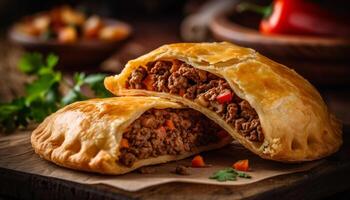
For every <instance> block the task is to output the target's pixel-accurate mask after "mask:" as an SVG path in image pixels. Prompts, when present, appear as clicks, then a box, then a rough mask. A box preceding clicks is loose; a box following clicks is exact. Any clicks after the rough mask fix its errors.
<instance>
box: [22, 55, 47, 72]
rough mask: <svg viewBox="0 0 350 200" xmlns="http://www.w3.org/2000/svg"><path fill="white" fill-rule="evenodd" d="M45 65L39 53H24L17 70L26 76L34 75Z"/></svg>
mask: <svg viewBox="0 0 350 200" xmlns="http://www.w3.org/2000/svg"><path fill="white" fill-rule="evenodd" d="M44 65H45V64H44V63H43V56H42V55H41V54H40V53H26V54H24V55H23V56H22V58H21V59H20V61H19V69H20V70H21V71H22V72H23V73H26V74H34V73H36V72H38V71H39V70H40V68H42V67H43V66H44Z"/></svg>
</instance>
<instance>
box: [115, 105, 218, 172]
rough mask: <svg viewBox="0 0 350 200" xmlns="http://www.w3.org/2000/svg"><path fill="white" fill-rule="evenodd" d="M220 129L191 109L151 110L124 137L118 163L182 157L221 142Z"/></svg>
mask: <svg viewBox="0 0 350 200" xmlns="http://www.w3.org/2000/svg"><path fill="white" fill-rule="evenodd" d="M221 130H222V129H221V127H219V126H218V125H217V124H215V123H214V122H212V121H211V120H209V119H208V118H206V117H205V116H204V115H203V114H201V113H200V112H198V111H195V110H192V109H151V110H148V111H146V112H145V113H144V114H142V115H141V116H140V117H139V118H138V119H137V120H135V121H134V122H133V123H132V124H131V125H130V126H129V127H128V128H127V131H126V132H125V133H124V134H123V139H122V140H125V141H124V142H126V143H127V145H125V144H124V146H122V147H121V150H120V152H121V154H120V156H119V162H120V163H121V164H123V165H125V166H129V167H130V166H132V165H133V164H134V162H135V161H137V160H140V159H146V158H150V157H157V156H161V155H180V154H183V153H185V152H191V151H192V150H193V148H195V147H198V146H203V145H207V144H211V143H215V142H218V141H219V139H220V136H219V135H218V133H219V132H220V131H221Z"/></svg>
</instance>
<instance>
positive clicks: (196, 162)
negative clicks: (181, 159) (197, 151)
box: [192, 155, 206, 167]
mask: <svg viewBox="0 0 350 200" xmlns="http://www.w3.org/2000/svg"><path fill="white" fill-rule="evenodd" d="M205 166H206V165H205V163H204V160H203V157H202V156H200V155H196V156H195V157H194V158H193V159H192V167H205Z"/></svg>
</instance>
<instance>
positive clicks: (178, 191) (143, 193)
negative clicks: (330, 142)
mask: <svg viewBox="0 0 350 200" xmlns="http://www.w3.org/2000/svg"><path fill="white" fill-rule="evenodd" d="M349 134H350V126H346V127H344V145H343V146H342V148H341V149H340V151H339V152H337V153H336V154H334V155H332V156H331V157H329V158H327V159H326V160H325V161H324V162H323V163H322V164H320V165H319V166H317V167H315V168H313V169H311V170H310V171H307V172H300V173H294V174H289V175H281V176H277V177H273V178H270V179H266V180H263V181H260V182H257V183H253V184H248V185H244V186H216V185H203V184H189V183H169V184H163V185H159V186H153V187H149V188H145V189H142V190H140V191H137V192H126V191H123V190H120V189H116V188H112V187H109V186H105V185H84V184H78V183H73V182H69V181H64V180H60V179H56V178H49V177H45V176H38V175H33V174H29V173H23V172H20V171H14V170H9V169H5V168H1V166H0V185H1V187H0V195H2V196H4V197H8V198H14V199H165V198H166V199H169V200H170V199H174V200H180V199H181V200H187V199H188V200H189V199H269V200H270V199H291V200H295V199H320V198H325V197H330V198H332V197H333V195H334V194H337V193H339V192H343V191H348V190H349V189H350V181H349V180H350V157H349V152H350V137H349Z"/></svg>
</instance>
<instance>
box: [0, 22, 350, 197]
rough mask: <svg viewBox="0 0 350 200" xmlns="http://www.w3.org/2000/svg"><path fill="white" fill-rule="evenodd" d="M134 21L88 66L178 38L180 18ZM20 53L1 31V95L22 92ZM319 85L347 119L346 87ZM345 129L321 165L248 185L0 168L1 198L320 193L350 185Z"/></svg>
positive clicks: (118, 63) (117, 65) (115, 63)
mask: <svg viewBox="0 0 350 200" xmlns="http://www.w3.org/2000/svg"><path fill="white" fill-rule="evenodd" d="M132 24H133V25H134V27H135V33H136V34H135V35H134V37H133V38H132V40H131V41H130V42H129V43H128V44H127V45H126V46H125V47H124V48H123V49H121V50H120V51H119V52H117V53H116V54H115V55H114V56H113V57H112V58H111V59H109V60H108V61H107V62H105V63H103V64H102V65H101V68H96V69H93V70H92V71H99V70H104V71H109V72H111V71H112V72H118V71H120V69H121V67H122V66H123V64H125V62H126V61H127V60H129V59H132V58H135V57H137V56H139V55H141V54H143V53H145V52H147V51H149V50H151V49H153V48H155V47H157V46H160V45H161V44H164V43H171V42H177V41H180V38H179V37H178V29H177V27H178V25H179V20H173V21H171V22H168V21H159V22H158V23H154V22H152V23H151V22H149V21H138V22H135V23H132ZM21 53H22V51H21V50H20V49H18V48H17V47H14V46H12V45H11V44H10V43H8V41H7V40H6V39H5V38H4V37H2V38H0V101H8V100H10V99H11V98H13V97H15V96H18V95H20V94H23V88H24V83H25V82H26V81H27V80H28V78H27V77H25V76H24V75H23V74H21V73H19V72H18V70H17V69H16V64H17V62H18V58H19V57H20V55H21ZM349 67H350V66H349ZM87 71H90V69H89V70H87ZM67 74H68V75H69V72H68V73H67ZM325 78H327V77H325ZM317 87H318V89H319V90H320V91H321V94H322V96H323V97H324V99H325V101H326V102H327V104H328V105H329V107H330V109H331V110H332V111H333V112H335V113H336V115H337V116H338V117H339V118H340V119H341V120H342V121H344V122H345V123H350V87H349V86H346V85H345V86H344V85H342V86H337V85H336V86H334V85H333V86H326V87H325V86H317ZM349 130H350V129H349V128H347V131H346V133H347V134H344V136H345V144H344V146H343V148H342V149H341V151H340V152H338V153H337V154H336V155H334V156H332V157H330V158H328V159H327V162H325V163H324V164H322V165H321V166H319V167H317V168H315V169H313V170H311V171H310V172H307V173H296V174H290V175H284V176H279V177H275V178H272V179H268V180H264V181H261V182H258V183H256V184H252V185H246V186H239V187H227V186H213V185H198V184H188V183H170V184H165V185H161V186H155V187H151V188H146V189H144V190H142V191H139V192H135V193H132V192H125V191H122V190H118V189H115V188H111V187H108V186H104V185H82V184H76V183H72V182H68V181H62V180H59V179H53V178H47V177H43V176H34V175H31V174H24V173H21V172H18V171H13V170H6V169H3V168H0V199H2V198H9V199H165V198H166V199H183V200H185V199H242V198H244V199H293V200H294V199H320V198H324V197H329V196H331V195H334V194H336V193H339V192H341V191H350V181H349V180H350V159H349V156H348V155H349V152H350V138H349V137H348V136H347V135H348V134H350V132H349ZM0 137H1V134H0ZM347 194H348V193H347Z"/></svg>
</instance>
